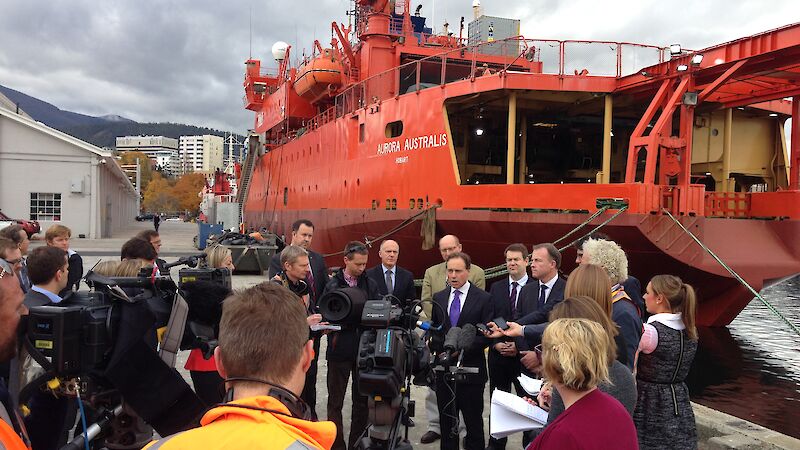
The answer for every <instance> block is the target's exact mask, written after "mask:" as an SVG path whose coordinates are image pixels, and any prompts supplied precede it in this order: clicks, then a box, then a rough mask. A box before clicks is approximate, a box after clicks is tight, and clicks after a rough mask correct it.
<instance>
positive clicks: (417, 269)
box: [245, 210, 800, 326]
mask: <svg viewBox="0 0 800 450" xmlns="http://www.w3.org/2000/svg"><path fill="white" fill-rule="evenodd" d="M417 212H418V211H417V210H413V211H410V210H405V211H384V210H316V211H312V210H306V211H303V210H298V211H284V212H280V213H278V214H277V215H276V216H275V217H274V219H275V220H274V222H273V227H271V228H272V229H274V230H276V231H277V232H278V233H279V234H281V233H282V234H286V235H288V234H289V230H290V224H291V223H292V222H293V221H294V220H296V219H298V218H308V219H310V220H312V221H313V222H314V224H315V228H316V234H315V236H314V248H315V250H317V251H319V252H321V253H323V254H326V255H332V256H329V257H327V258H326V262H327V264H328V266H341V265H342V256H341V251H342V249H343V248H344V245H345V244H346V243H347V242H348V241H351V240H358V241H365V240H374V239H376V238H378V237H381V236H382V235H384V234H385V233H386V232H388V231H390V230H393V229H394V228H396V227H397V226H398V225H400V224H401V223H402V222H403V221H404V220H406V219H408V218H409V217H411V216H413V215H414V214H416V213H417ZM610 215H611V213H608V212H607V213H604V214H603V215H601V216H600V217H598V218H596V219H595V220H594V221H593V222H592V225H589V226H586V227H584V228H582V229H581V231H580V232H577V233H575V234H574V235H573V236H571V237H570V238H568V239H565V240H562V241H561V242H560V243H559V246H560V247H563V246H565V245H567V244H569V242H570V241H571V239H575V238H577V237H580V236H581V235H583V234H585V233H586V232H588V231H590V230H591V229H592V228H593V227H594V226H596V225H599V224H600V223H602V222H603V221H604V220H605V219H607V218H608V217H610ZM587 218H588V214H566V213H526V212H498V211H472V210H466V211H452V210H438V211H437V212H436V236H437V237H439V236H443V235H445V234H454V235H457V236H458V237H459V238H460V239H461V242H462V244H463V247H464V251H465V252H467V253H469V254H470V255H471V256H472V258H473V261H475V263H476V264H479V265H480V266H482V267H484V268H487V267H492V266H496V265H500V264H502V261H503V250H504V249H505V247H506V246H507V245H508V244H509V243H512V242H522V243H524V244H526V245H527V246H530V245H532V244H535V243H540V242H553V241H556V240H558V239H560V238H561V237H562V236H564V235H566V234H567V233H569V232H570V231H572V230H573V229H574V228H575V227H577V226H578V225H579V224H581V223H582V222H584V221H585V220H586V219H587ZM266 219H267V215H266V214H264V213H253V212H248V213H246V217H245V220H246V221H247V222H248V223H252V224H259V223H260V224H264V225H266V224H267V220H266ZM270 219H273V217H270ZM681 221H682V222H683V223H684V225H685V226H687V227H688V228H690V229H692V232H693V233H695V234H696V235H697V236H698V237H700V239H701V241H703V242H704V243H705V244H706V245H707V246H708V247H709V248H711V249H712V250H713V251H714V252H715V253H716V254H717V255H718V256H719V257H720V258H721V259H722V260H723V261H725V262H726V263H728V264H729V265H730V266H732V267H733V268H734V270H736V271H737V272H738V273H739V274H740V275H741V276H742V277H743V278H744V279H745V280H747V282H748V283H750V285H751V286H752V287H753V288H754V289H756V290H761V289H762V288H764V287H766V286H768V285H770V284H771V283H774V282H777V281H779V280H782V279H784V278H786V277H788V276H792V275H795V274H797V273H800V257H798V256H800V255H798V254H797V248H798V246H797V245H796V244H797V243H796V242H792V240H791V239H786V238H785V236H800V221H742V220H726V219H708V218H683V219H681ZM275 225H277V226H275ZM421 226H422V221H421V219H418V220H415V221H413V222H411V223H410V224H409V225H408V226H406V227H405V228H402V229H400V230H397V231H396V232H394V233H392V234H391V235H390V236H388V237H387V238H391V239H394V240H396V241H398V242H399V243H400V248H401V256H400V265H401V266H403V267H407V268H408V269H409V270H411V271H412V272H413V273H414V275H415V276H416V277H417V278H421V277H422V274H423V273H424V271H425V268H427V267H429V266H431V265H433V264H437V263H438V262H440V261H441V256H440V255H439V252H438V250H437V248H436V247H434V248H433V249H430V250H423V249H422V238H421V235H420V229H421ZM600 231H602V232H604V233H606V234H608V235H609V236H610V237H611V238H612V239H614V240H615V241H617V242H618V243H619V244H620V245H621V246H622V247H623V248H624V249H625V251H626V253H627V255H628V259H629V266H630V269H629V271H630V274H631V275H633V276H636V277H637V278H638V279H639V280H640V281H641V282H642V288H643V289H644V287H645V286H646V283H647V282H648V280H649V279H650V278H652V277H653V276H654V275H658V274H664V273H667V274H674V275H678V276H680V277H681V278H683V279H684V280H685V281H686V282H688V283H690V284H692V285H693V286H695V288H696V289H697V291H698V294H699V306H698V315H697V322H698V324H699V325H704V326H724V325H727V324H729V323H730V322H731V321H732V320H733V319H734V318H736V316H737V315H738V314H739V312H740V311H741V310H742V309H743V308H744V307H745V306H746V305H747V304H748V303H749V302H750V301H751V300H752V299H753V295H752V294H751V293H750V292H749V290H748V289H747V288H746V287H744V286H743V285H741V284H740V283H739V282H738V281H736V279H734V278H733V277H732V276H731V275H730V274H729V273H728V272H727V271H726V270H725V269H724V268H723V267H722V266H720V265H719V263H717V262H716V261H715V260H714V259H713V258H712V257H711V256H710V255H708V253H707V252H706V251H705V250H704V249H703V248H702V247H700V246H699V245H697V244H696V243H694V242H693V241H691V239H690V238H689V237H688V236H687V235H686V234H685V233H684V232H682V231H680V227H677V225H676V224H675V223H674V222H672V219H670V218H669V217H665V216H654V215H643V214H623V215H620V216H619V217H617V218H615V219H614V220H613V221H612V222H611V223H609V224H608V225H606V226H605V227H603V229H602V230H600ZM378 244H379V242H377V243H376V244H375V245H373V246H372V249H371V252H370V264H372V263H377V262H378V256H377V249H378ZM756 255H769V257H768V258H767V259H765V258H764V257H763V256H759V257H756ZM575 256H576V255H575V250H574V249H571V248H570V249H567V250H565V251H564V252H563V263H562V266H561V271H562V272H563V273H565V274H569V273H570V272H571V271H572V269H573V268H574V267H575ZM488 281H489V282H490V283H491V281H494V280H488Z"/></svg>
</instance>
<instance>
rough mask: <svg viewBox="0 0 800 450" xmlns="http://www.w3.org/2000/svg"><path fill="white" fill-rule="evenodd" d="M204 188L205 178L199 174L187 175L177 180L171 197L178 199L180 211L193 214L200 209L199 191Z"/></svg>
mask: <svg viewBox="0 0 800 450" xmlns="http://www.w3.org/2000/svg"><path fill="white" fill-rule="evenodd" d="M205 186H206V177H205V176H204V175H203V174H200V173H187V174H186V175H183V176H182V177H180V178H178V181H176V182H175V186H174V187H173V195H174V196H175V198H177V199H178V202H179V204H180V209H181V210H183V211H192V212H195V211H197V210H198V209H199V208H200V191H202V190H203V187H205Z"/></svg>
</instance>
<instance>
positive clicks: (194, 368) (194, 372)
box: [183, 245, 234, 406]
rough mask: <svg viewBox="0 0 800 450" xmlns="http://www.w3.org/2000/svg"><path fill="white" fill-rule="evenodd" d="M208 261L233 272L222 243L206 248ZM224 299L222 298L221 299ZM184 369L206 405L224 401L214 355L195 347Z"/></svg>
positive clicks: (229, 257)
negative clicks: (204, 353) (206, 357)
mask: <svg viewBox="0 0 800 450" xmlns="http://www.w3.org/2000/svg"><path fill="white" fill-rule="evenodd" d="M204 252H205V254H206V255H208V256H207V257H206V262H207V263H208V266H209V267H215V268H226V269H229V270H230V271H231V273H233V269H234V266H233V258H232V256H231V251H230V250H229V249H228V248H226V247H223V246H221V245H211V246H209V247H206V249H205V250H204ZM220 300H222V299H220ZM183 368H184V369H186V370H188V371H189V375H191V377H192V384H193V385H194V391H195V392H196V393H197V396H198V397H200V400H202V401H203V402H204V403H205V404H206V405H208V406H213V405H216V404H217V403H222V384H223V381H224V380H223V379H222V377H221V376H219V373H218V372H217V365H216V363H215V362H214V357H213V356H212V357H211V358H208V359H205V358H203V352H201V351H200V349H197V348H195V349H193V350H192V351H191V352H189V358H188V359H187V360H186V364H185V365H184V366H183Z"/></svg>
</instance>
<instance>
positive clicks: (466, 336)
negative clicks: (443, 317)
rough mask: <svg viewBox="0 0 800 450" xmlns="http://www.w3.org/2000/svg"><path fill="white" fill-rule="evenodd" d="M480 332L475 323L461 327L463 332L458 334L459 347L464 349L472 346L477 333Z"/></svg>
mask: <svg viewBox="0 0 800 450" xmlns="http://www.w3.org/2000/svg"><path fill="white" fill-rule="evenodd" d="M477 333H478V329H477V328H475V325H473V324H471V323H468V324H466V325H464V326H463V327H462V328H461V333H459V335H458V347H457V348H458V349H459V350H464V349H467V348H469V347H470V346H472V343H473V342H474V341H475V335H476V334H477Z"/></svg>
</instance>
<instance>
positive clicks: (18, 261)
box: [5, 258, 22, 266]
mask: <svg viewBox="0 0 800 450" xmlns="http://www.w3.org/2000/svg"><path fill="white" fill-rule="evenodd" d="M5 261H6V262H7V263H9V264H11V265H12V266H16V265H17V264H19V263H21V262H22V258H17V259H7V260H5Z"/></svg>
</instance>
